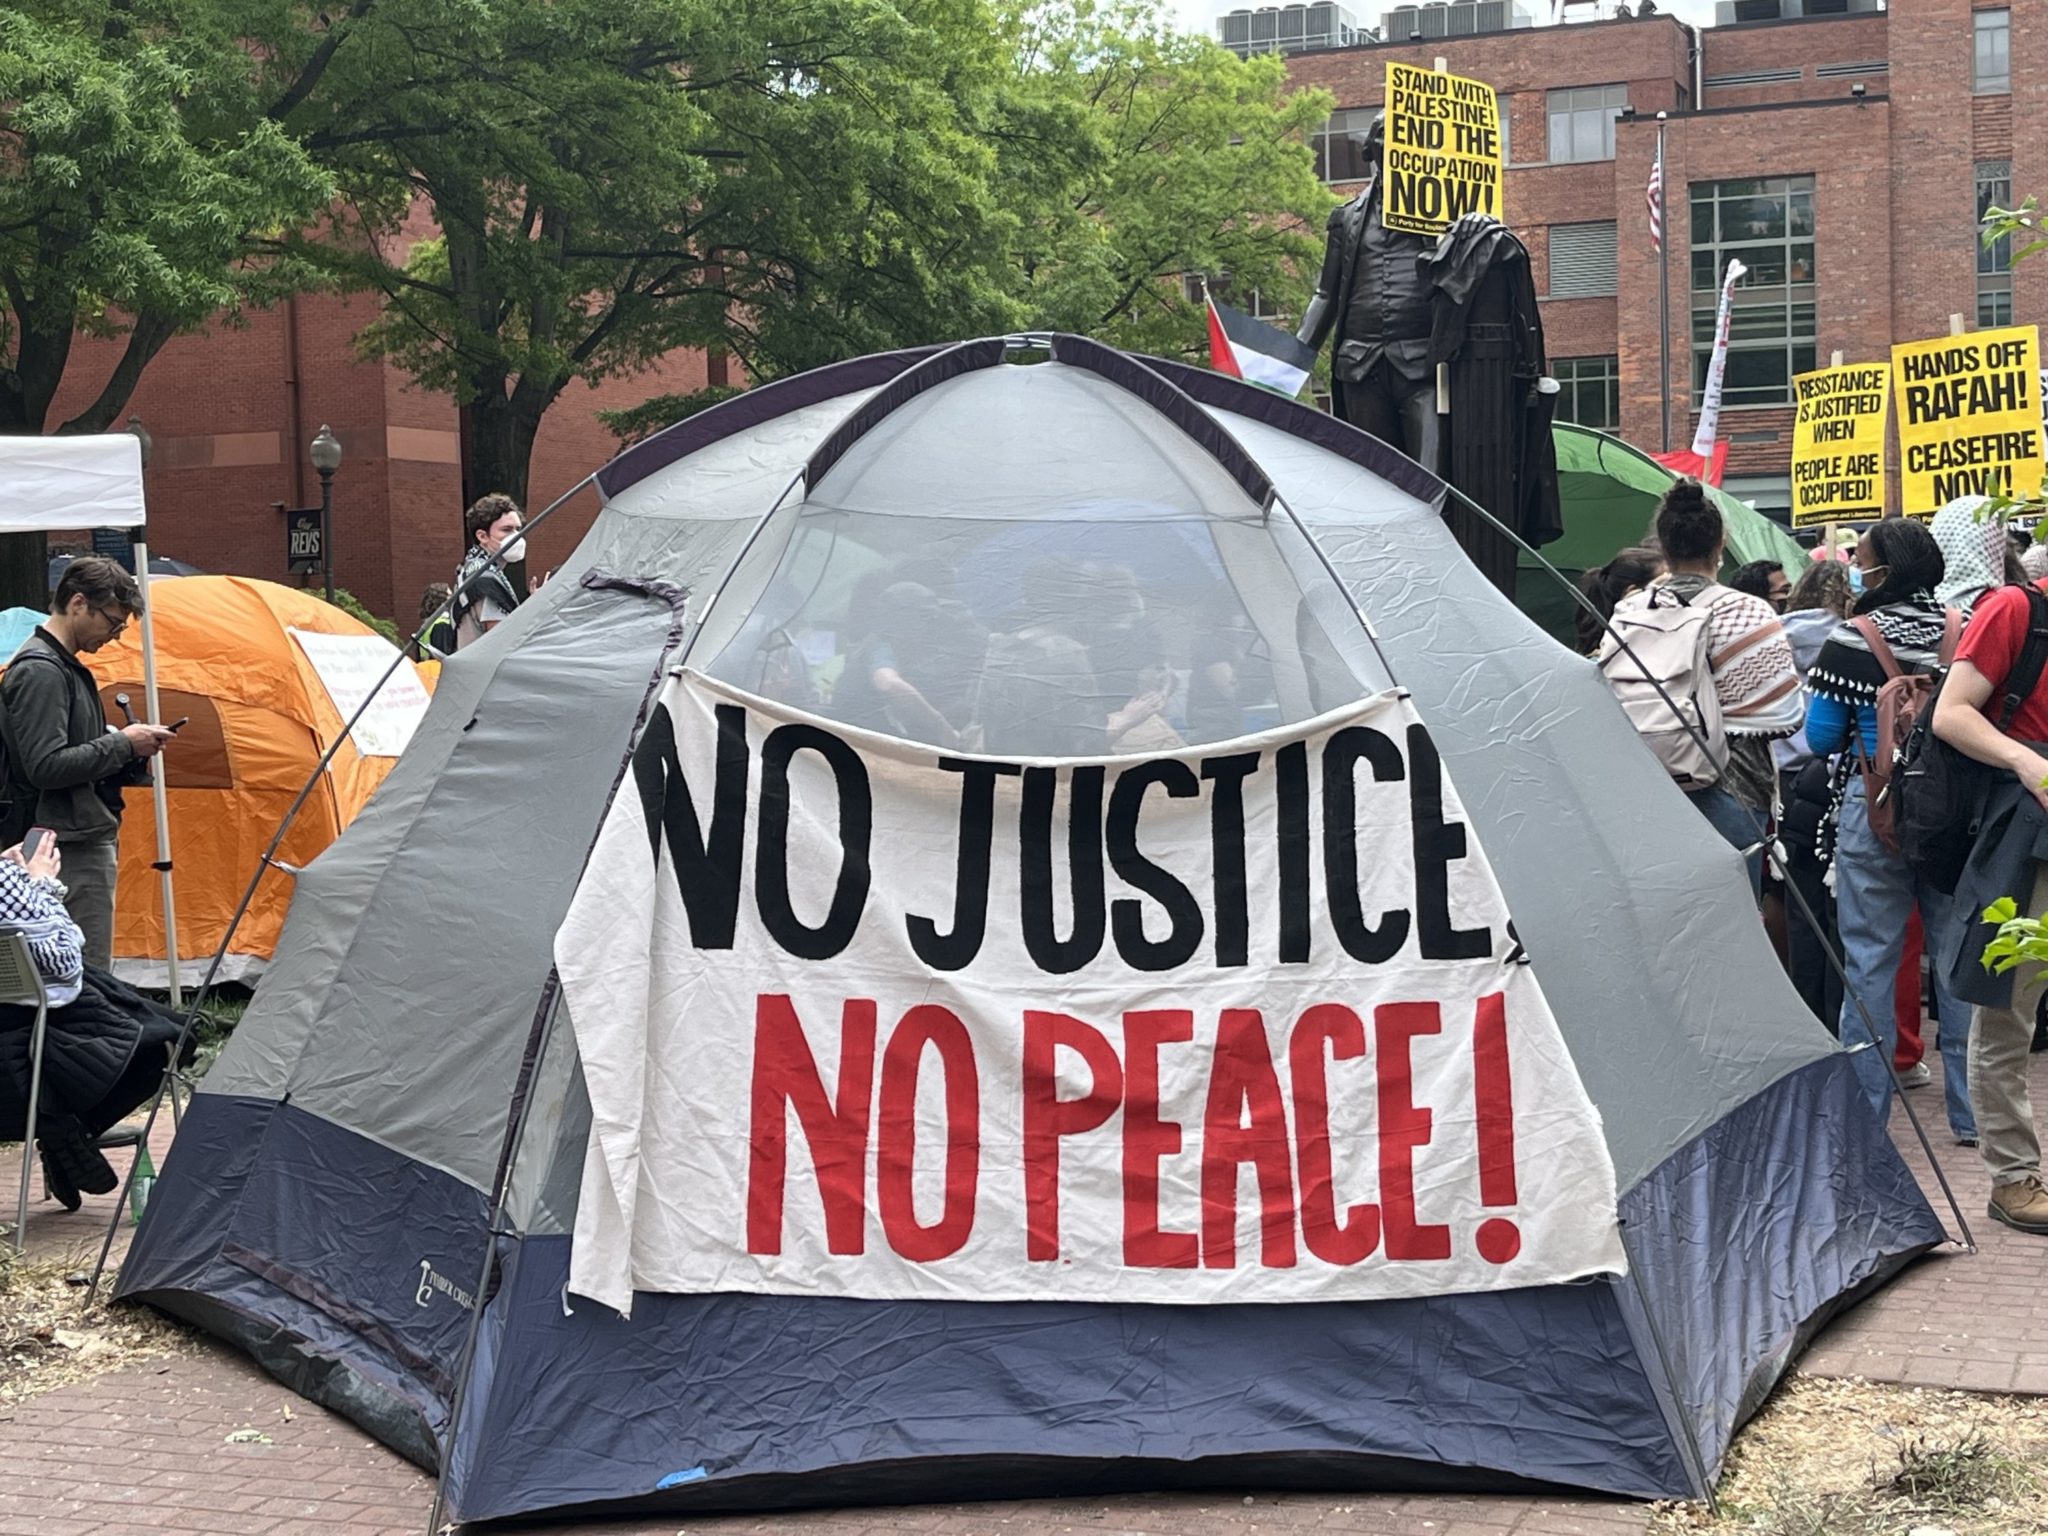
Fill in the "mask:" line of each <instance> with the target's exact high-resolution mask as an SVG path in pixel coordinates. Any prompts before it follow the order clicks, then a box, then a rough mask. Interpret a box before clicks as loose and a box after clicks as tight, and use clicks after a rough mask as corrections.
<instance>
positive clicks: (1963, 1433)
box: [1651, 1376, 2048, 1536]
mask: <svg viewBox="0 0 2048 1536" xmlns="http://www.w3.org/2000/svg"><path fill="white" fill-rule="evenodd" d="M2042 1467H2048V1404H2044V1403H2043V1402H2042V1401H2041V1400H2039V1399H2035V1398H2015V1397H1993V1396H1988V1395H1980V1394H1976V1393H1968V1392H1943V1391H1934V1390H1926V1389H1919V1388H1911V1387H1888V1386H1879V1385H1875V1384H1873V1383H1869V1382H1863V1381H1831V1380H1823V1379H1820V1378H1817V1377H1808V1376H1795V1377H1793V1378H1792V1379H1791V1380H1790V1381H1788V1382H1787V1383H1786V1384H1785V1385H1784V1386H1783V1387H1781V1388H1780V1389H1779V1390H1778V1392H1777V1393H1776V1394H1775V1395H1774V1396H1773V1397H1772V1399H1771V1401H1770V1403H1769V1404H1767V1405H1766V1406H1765V1409H1764V1411H1763V1412H1762V1413H1760V1414H1759V1415H1757V1417H1756V1419H1755V1420H1754V1421H1753V1422H1752V1423H1751V1424H1750V1425H1749V1427H1748V1428H1746V1429H1745V1430H1744V1431H1743V1432H1742V1434H1741V1436H1740V1437H1739V1438H1738V1439H1737V1441H1736V1443H1735V1448H1734V1450H1733V1451H1732V1452H1731V1453H1730V1454H1729V1457H1728V1463H1727V1466H1726V1467H1725V1468H1724V1470H1723V1472H1722V1477H1721V1486H1720V1489H1719V1493H1720V1500H1721V1508H1720V1513H1719V1514H1718V1515H1716V1514H1715V1513H1714V1512H1713V1511H1712V1510H1711V1509H1710V1508H1709V1507H1708V1506H1707V1505H1706V1504H1704V1503H1692V1502H1686V1503H1677V1502H1674V1503H1666V1504H1660V1505H1657V1506H1656V1507H1655V1510H1654V1512H1653V1516H1652V1520H1651V1529H1652V1531H1653V1532H1655V1533H1657V1536H1708V1533H1712V1536H1732V1533H1735V1532H1742V1533H1745V1536H1913V1533H1916V1532H1927V1533H1937V1532H1938V1533H1943V1536H2012V1533H2016V1532H2023V1531H2033V1532H2048V1478H2044V1476H2043V1474H2042V1473H2041V1472H2040V1471H2037V1470H2036V1469H2037V1468H2042Z"/></svg>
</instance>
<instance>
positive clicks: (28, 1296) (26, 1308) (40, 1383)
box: [0, 1248, 197, 1414]
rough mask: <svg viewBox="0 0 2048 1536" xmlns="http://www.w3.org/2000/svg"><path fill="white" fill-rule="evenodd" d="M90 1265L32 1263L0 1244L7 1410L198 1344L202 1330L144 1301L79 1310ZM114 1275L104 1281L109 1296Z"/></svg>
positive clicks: (1, 1357)
mask: <svg viewBox="0 0 2048 1536" xmlns="http://www.w3.org/2000/svg"><path fill="white" fill-rule="evenodd" d="M90 1270H91V1266H90V1264H89V1263H88V1264H86V1265H85V1266H84V1267H83V1268H80V1267H75V1266H74V1265H73V1264H72V1263H71V1262H70V1261H69V1260H68V1259H67V1260H66V1261H65V1262H62V1263H49V1262H38V1261H36V1260H34V1259H31V1260H29V1261H28V1262H26V1263H17V1262H16V1261H15V1260H14V1254H13V1250H12V1249H9V1248H0V1414H4V1413H5V1412H6V1409H7V1405H8V1404H9V1403H12V1402H16V1401H19V1400H20V1399H22V1398H27V1397H34V1396H36V1395H37V1394H38V1393H42V1392H49V1391H53V1390H55V1389H56V1388H58V1387H68V1386H70V1385H71V1384H72V1383H73V1382H78V1381H84V1380H86V1379H88V1378H89V1377H93V1376H102V1375H105V1374H106V1373H107V1372H108V1371H118V1370H120V1369H121V1368H122V1367H124V1366H129V1365H134V1364H137V1363H138V1362H140V1361H144V1360H149V1359H152V1358H155V1357H157V1356H160V1355H170V1354H179V1353H183V1352H185V1351H187V1350H190V1349H193V1348H196V1347H197V1339H196V1337H195V1336H194V1335H193V1334H191V1333H189V1332H188V1331H187V1330H186V1329H184V1328H183V1327H181V1326H180V1325H179V1324H177V1323H173V1322H171V1321H169V1320H168V1319H166V1318H164V1317H161V1316H159V1315H158V1314H157V1313H155V1312H151V1311H149V1310H148V1309H147V1308H143V1307H116V1308H108V1307H106V1306H104V1305H101V1306H97V1307H95V1308H94V1309H93V1310H92V1312H91V1313H89V1314H88V1313H84V1312H81V1310H80V1303H81V1302H82V1301H83V1300H84V1297H85V1285H84V1281H85V1276H86V1275H87V1274H88V1273H90ZM112 1283H113V1282H112V1276H111V1275H110V1276H109V1277H108V1278H107V1279H106V1280H104V1281H102V1282H101V1284H100V1292H101V1295H102V1296H104V1295H105V1294H106V1292H107V1290H108V1289H109V1288H110V1287H111V1285H112Z"/></svg>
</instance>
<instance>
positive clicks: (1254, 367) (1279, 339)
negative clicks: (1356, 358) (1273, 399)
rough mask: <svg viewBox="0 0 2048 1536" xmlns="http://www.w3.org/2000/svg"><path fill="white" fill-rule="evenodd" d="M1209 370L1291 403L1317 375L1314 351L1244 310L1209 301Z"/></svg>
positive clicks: (1212, 300)
mask: <svg viewBox="0 0 2048 1536" xmlns="http://www.w3.org/2000/svg"><path fill="white" fill-rule="evenodd" d="M1209 366H1210V367H1211V368H1214V369H1215V370H1216V371H1217V372H1218V373H1227V374H1229V375H1230V376H1231V377H1232V378H1233V379H1243V380H1244V381H1245V382H1246V383H1247V384H1257V385H1260V386H1261V387H1263V388H1266V389H1270V390H1272V391H1273V392H1274V393H1275V394H1280V395H1286V396H1288V397H1289V398H1290V399H1292V398H1293V397H1294V396H1295V395H1298V394H1300V393H1301V386H1302V385H1304V384H1306V383H1307V382H1308V377H1309V375H1310V374H1311V373H1313V372H1314V371H1315V366H1316V354H1315V349H1314V348H1312V347H1309V346H1306V345H1304V344H1303V343H1301V342H1299V341H1296V340H1295V339H1294V338H1293V337H1292V336H1290V335H1288V334H1287V332H1285V331H1283V330H1280V329H1278V328H1277V327H1275V326H1270V325H1268V324H1266V322H1265V321H1263V320H1254V319H1253V318H1252V317H1251V316H1250V315H1248V314H1246V313H1245V312H1244V311H1243V310H1241V309H1232V308H1231V307H1230V306H1229V305H1228V304H1218V303H1217V302H1216V301H1215V300H1214V299H1210V300H1209Z"/></svg>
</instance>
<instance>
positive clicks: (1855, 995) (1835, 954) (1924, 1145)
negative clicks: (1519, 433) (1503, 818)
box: [1445, 481, 1977, 1253]
mask: <svg viewBox="0 0 2048 1536" xmlns="http://www.w3.org/2000/svg"><path fill="white" fill-rule="evenodd" d="M1445 486H1446V488H1447V489H1448V490H1449V491H1450V493H1451V494H1452V495H1453V496H1455V497H1457V498H1458V500H1460V501H1462V502H1463V503H1464V504H1465V505H1466V506H1468V507H1470V508H1471V509H1472V510H1473V511H1474V512H1476V513H1478V514H1479V515H1480V516H1481V517H1482V518H1484V519H1485V520H1486V521H1487V522H1489V523H1491V524H1493V526H1494V527H1496V528H1498V529H1499V530H1500V531H1501V532H1502V533H1505V534H1506V535H1507V536H1508V537H1509V538H1510V539H1512V540H1514V542H1515V544H1516V546H1517V547H1518V548H1520V549H1521V551H1522V552H1523V553H1524V554H1527V555H1529V556H1531V557H1532V558H1533V559H1534V560H1535V561H1536V563H1537V564H1538V565H1540V566H1542V567H1543V569H1544V570H1545V571H1546V572H1547V573H1548V574H1549V575H1550V577H1551V578H1552V579H1553V580H1554V581H1556V582H1557V584H1558V585H1559V586H1561V587H1563V588H1564V590H1565V591H1566V592H1567V593H1569V594H1570V595H1571V598H1572V600H1573V602H1575V603H1576V604H1577V605H1578V606H1579V607H1580V608H1582V609H1584V610H1585V611H1586V612H1587V613H1590V614H1591V615H1592V616H1593V617H1594V619H1595V620H1596V621H1598V623H1599V625H1600V628H1601V629H1602V630H1604V631H1605V632H1606V633H1607V634H1608V635H1609V636H1610V637H1611V638H1612V639H1613V641H1614V643H1615V645H1616V646H1617V647H1619V649H1620V650H1621V652H1622V654H1623V655H1625V656H1627V657H1628V659H1629V660H1630V661H1633V662H1635V664H1636V670H1637V671H1638V672H1640V673H1641V674H1642V675H1643V676H1644V677H1646V678H1649V677H1650V670H1649V668H1647V667H1645V666H1644V665H1643V664H1642V661H1641V660H1640V658H1638V657H1637V655H1636V653H1635V652H1634V651H1633V650H1632V649H1631V648H1630V647H1629V643H1628V641H1627V640H1625V639H1623V638H1622V635H1621V632H1620V631H1619V630H1617V629H1616V628H1615V627H1614V626H1613V624H1611V623H1609V622H1608V620H1607V618H1606V617H1605V616H1604V615H1603V614H1602V613H1601V612H1600V610H1599V609H1598V608H1595V607H1594V606H1593V603H1592V600H1591V599H1590V598H1588V597H1587V596H1586V594H1585V593H1583V592H1581V591H1580V590H1579V588H1578V585H1577V583H1575V582H1572V581H1569V580H1567V579H1566V577H1565V574H1564V572H1562V571H1560V570H1559V569H1558V568H1557V567H1556V566H1554V565H1552V564H1551V563H1550V562H1549V561H1548V560H1546V559H1544V558H1543V554H1542V551H1540V550H1538V549H1537V548H1536V546H1535V545H1533V544H1531V543H1529V541H1528V540H1526V539H1524V538H1523V537H1522V536H1521V535H1520V534H1519V533H1517V532H1515V530H1514V529H1512V528H1510V527H1509V526H1508V525H1507V524H1506V523H1504V522H1502V521H1501V520H1500V519H1499V518H1497V517H1495V516H1494V515H1493V514H1492V513H1491V512H1489V511H1487V510H1486V508H1484V507H1482V506H1480V505H1479V503H1478V502H1476V501H1474V500H1473V499H1472V498H1471V497H1469V496H1467V495H1465V494H1464V492H1462V491H1460V490H1459V489H1458V488H1457V487H1456V486H1455V485H1451V484H1450V483H1449V482H1448V481H1446V482H1445ZM1650 686H1652V687H1653V688H1655V689H1656V690H1657V696H1658V697H1659V698H1661V699H1662V700H1663V701H1664V707H1665V708H1666V709H1668V710H1670V711H1671V714H1672V716H1673V718H1674V719H1676V720H1678V721H1679V723H1680V724H1682V725H1683V726H1684V727H1685V728H1686V731H1687V732H1688V733H1689V734H1690V735H1691V736H1692V738H1693V740H1695V741H1697V742H1698V743H1699V744H1700V746H1701V747H1702V748H1703V749H1705V750H1707V751H1708V753H1709V755H1710V756H1711V753H1712V743H1710V742H1709V741H1708V740H1707V738H1706V733H1705V732H1704V731H1702V730H1701V729H1700V727H1699V726H1698V725H1696V724H1695V723H1694V722H1693V721H1692V719H1691V718H1690V717H1689V716H1687V714H1686V713H1685V711H1684V710H1682V709H1680V708H1679V707H1678V701H1677V700H1676V699H1674V698H1672V697H1671V695H1670V694H1669V693H1667V692H1665V690H1664V687H1663V685H1662V684H1661V683H1658V682H1657V681H1656V680H1655V679H1654V678H1652V679H1651V683H1650ZM1738 803H1739V802H1738ZM1742 811H1743V814H1744V815H1745V816H1747V817H1748V818H1749V824H1750V830H1751V831H1753V832H1755V833H1756V837H1757V846H1758V847H1759V848H1761V849H1762V850H1763V854H1764V857H1765V858H1766V859H1768V860H1769V861H1770V863H1771V867H1772V868H1773V869H1774V870H1775V871H1776V872H1777V874H1778V876H1779V878H1780V879H1781V881H1782V882H1783V884H1784V886H1785V890H1786V892H1787V893H1788V894H1789V895H1791V896H1792V897H1793V899H1794V900H1795V901H1797V902H1798V904H1799V915H1800V916H1801V917H1803V918H1805V919H1806V924H1807V926H1808V927H1809V928H1811V929H1812V930H1813V931H1814V933H1815V935H1816V936H1818V935H1819V934H1820V933H1821V932H1822V931H1823V930H1822V927H1821V923H1820V919H1819V917H1818V916H1816V915H1815V913H1814V910H1813V907H1812V905H1811V904H1810V903H1808V901H1807V899H1806V895H1805V893H1804V892H1803V891H1801V890H1800V889H1799V884H1798V882H1797V881H1795V880H1793V879H1792V878H1791V876H1790V874H1789V872H1788V871H1787V870H1786V868H1785V863H1784V860H1783V858H1782V857H1781V856H1780V854H1779V852H1778V846H1777V840H1776V839H1775V838H1772V837H1771V836H1770V835H1769V834H1768V832H1767V830H1766V828H1765V827H1764V825H1763V823H1762V822H1760V821H1758V820H1757V818H1756V813H1755V812H1754V811H1752V810H1750V809H1749V808H1748V807H1747V806H1743V807H1742ZM1821 953H1822V954H1824V955H1826V956H1827V960H1828V965H1829V967H1830V968H1831V969H1832V970H1833V971H1834V973H1835V975H1836V976H1837V977H1839V978H1840V979H1841V983H1842V995H1843V996H1844V997H1847V998H1850V999H1853V1000H1854V1002H1855V1004H1856V1012H1857V1013H1858V1014H1859V1015H1860V1016H1861V1017H1862V1019H1863V1028H1864V1031H1865V1032H1866V1033H1867V1034H1868V1035H1869V1036H1870V1038H1871V1039H1872V1040H1873V1041H1875V1040H1879V1039H1882V1038H1883V1037H1882V1036H1881V1035H1880V1034H1879V1033H1878V1030H1877V1026H1876V1024H1875V1023H1874V1022H1872V1019H1871V1016H1870V1005H1869V1004H1868V1003H1867V1002H1866V1001H1864V998H1863V994H1862V993H1861V992H1859V991H1857V990H1856V987H1855V985H1854V984H1853V983H1852V982H1851V981H1850V980H1849V973H1848V970H1847V969H1846V968H1845V966H1844V965H1843V962H1842V956H1841V952H1840V951H1839V950H1838V949H1837V948H1835V946H1833V945H1831V944H1829V943H1827V942H1826V941H1825V940H1823V941H1822V943H1821ZM1858 1049H1864V1050H1876V1049H1877V1047H1876V1046H1875V1045H1871V1046H1864V1047H1858ZM1884 1066H1885V1071H1886V1072H1887V1073H1889V1074H1890V1076H1891V1080H1892V1097H1893V1099H1894V1100H1896V1101H1897V1102H1898V1104H1899V1105H1900V1107H1901V1108H1903V1109H1904V1110H1905V1111H1906V1120H1907V1123H1909V1124H1910V1125H1911V1126H1912V1127H1913V1134H1914V1136H1915V1137H1916V1138H1917V1139H1918V1141H1919V1143H1920V1150H1921V1151H1922V1152H1924V1153H1925V1154H1926V1155H1927V1162H1928V1165H1929V1166H1930V1167H1932V1168H1933V1169H1934V1179H1935V1182H1936V1183H1937V1184H1939V1185H1940V1186H1941V1193H1942V1197H1943V1198H1944V1199H1946V1200H1947V1201H1948V1208H1949V1212H1950V1214H1952V1215H1953V1216H1954V1217H1955V1219H1956V1226H1957V1227H1958V1228H1959V1229H1960V1230H1961V1232H1962V1234H1963V1235H1962V1239H1961V1245H1962V1248H1963V1250H1964V1251H1965V1252H1966V1253H1975V1252H1976V1251H1977V1239H1976V1238H1975V1237H1974V1236H1972V1235H1971V1232H1970V1223H1969V1221H1968V1219H1967V1218H1966V1217H1965V1216H1964V1215H1963V1207H1962V1204H1961V1202H1959V1201H1958V1200H1957V1199H1956V1192H1955V1190H1954V1188H1953V1187H1951V1186H1950V1184H1949V1181H1948V1174H1947V1172H1946V1171H1945V1170H1944V1169H1943V1168H1942V1166H1941V1160H1940V1159H1939V1158H1937V1157H1936V1156H1935V1155H1934V1146H1933V1144H1932V1143H1931V1142H1930V1141H1929V1140H1928V1139H1927V1128H1926V1127H1925V1126H1923V1125H1922V1124H1921V1123H1920V1116H1919V1114H1918V1113H1917V1112H1916V1111H1915V1110H1914V1108H1913V1101H1912V1100H1911V1099H1910V1098H1908V1097H1907V1095H1906V1085H1905V1084H1904V1083H1902V1082H1901V1081H1900V1080H1899V1069H1898V1068H1897V1066H1895V1065H1894V1064H1893V1062H1892V1059H1891V1057H1890V1056H1888V1055H1887V1056H1886V1057H1885V1059H1884Z"/></svg>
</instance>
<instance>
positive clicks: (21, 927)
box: [0, 859, 85, 1008]
mask: <svg viewBox="0 0 2048 1536" xmlns="http://www.w3.org/2000/svg"><path fill="white" fill-rule="evenodd" d="M63 891H64V888H63V887H62V886H61V885H59V884H57V882H56V881H54V880H44V879H42V878H40V877H38V876H35V875H31V874H30V873H29V872H28V871H27V870H26V869H24V868H23V867H22V866H21V865H20V864H17V863H16V862H15V861H14V860H13V859H0V929H4V930H6V931H7V932H9V933H18V934H20V935H21V936H22V938H23V940H25V941H26V942H27V944H28V952H29V956H30V958H31V959H33V960H34V961H35V963H36V969H37V970H38V971H40V972H41V973H42V977H43V988H44V990H45V991H47V992H48V993H49V996H50V1006H51V1007H53V1008H56V1007H60V1006H62V1005H63V1004H65V1003H69V1002H74V1001H76V1000H77V997H78V990H79V986H80V984H81V983H82V982H83V980H84V978H85V935H84V934H82V933H80V932H79V931H78V924H76V923H74V922H73V921H72V920H71V914H70V913H69V912H67V911H65V910H64V896H63Z"/></svg>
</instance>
